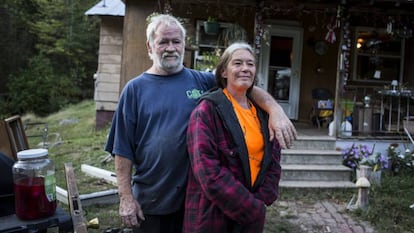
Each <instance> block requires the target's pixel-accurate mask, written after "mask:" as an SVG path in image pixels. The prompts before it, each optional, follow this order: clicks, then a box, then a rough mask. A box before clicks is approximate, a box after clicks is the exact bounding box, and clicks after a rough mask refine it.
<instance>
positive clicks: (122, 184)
mask: <svg viewBox="0 0 414 233" xmlns="http://www.w3.org/2000/svg"><path fill="white" fill-rule="evenodd" d="M131 170H132V161H131V160H129V159H127V158H124V157H122V156H119V155H115V172H116V181H117V183H118V194H119V216H120V217H121V222H122V224H124V225H125V226H127V227H139V226H140V225H141V222H142V221H144V220H145V218H144V213H143V212H142V209H141V206H140V204H139V203H138V201H137V200H135V199H134V196H133V195H132V191H131Z"/></svg>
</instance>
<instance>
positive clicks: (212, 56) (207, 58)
mask: <svg viewBox="0 0 414 233" xmlns="http://www.w3.org/2000/svg"><path fill="white" fill-rule="evenodd" d="M221 53H222V51H221V49H219V48H217V49H215V50H214V51H209V52H203V53H202V54H201V56H200V59H199V61H198V62H197V63H196V66H195V69H197V70H202V71H210V72H211V71H213V70H214V69H215V68H216V66H217V64H218V62H219V61H220V57H221Z"/></svg>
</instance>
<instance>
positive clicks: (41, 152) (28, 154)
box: [17, 149, 48, 160]
mask: <svg viewBox="0 0 414 233" xmlns="http://www.w3.org/2000/svg"><path fill="white" fill-rule="evenodd" d="M47 154H48V151H47V149H29V150H22V151H19V152H17V158H18V159H23V160H24V159H36V158H41V157H44V156H47Z"/></svg>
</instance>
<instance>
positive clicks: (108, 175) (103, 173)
mask: <svg viewBox="0 0 414 233" xmlns="http://www.w3.org/2000/svg"><path fill="white" fill-rule="evenodd" d="M81 171H83V172H84V173H85V174H88V175H90V176H93V177H97V178H100V179H104V180H106V181H108V182H110V183H112V184H114V185H117V181H116V175H115V173H114V172H111V171H108V170H105V169H102V168H99V167H94V166H91V165H87V164H82V165H81Z"/></svg>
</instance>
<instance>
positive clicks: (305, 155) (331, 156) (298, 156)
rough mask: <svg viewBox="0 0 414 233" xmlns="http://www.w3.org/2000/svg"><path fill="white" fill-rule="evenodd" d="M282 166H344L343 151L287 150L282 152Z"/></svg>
mask: <svg viewBox="0 0 414 233" xmlns="http://www.w3.org/2000/svg"><path fill="white" fill-rule="evenodd" d="M281 163H282V164H327V165H329V164H330V165H339V164H342V154H341V151H337V150H320V149H313V150H309V149H286V150H282V157H281Z"/></svg>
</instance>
